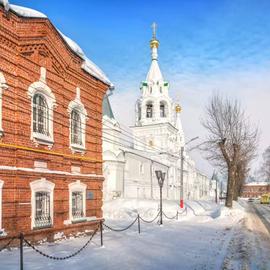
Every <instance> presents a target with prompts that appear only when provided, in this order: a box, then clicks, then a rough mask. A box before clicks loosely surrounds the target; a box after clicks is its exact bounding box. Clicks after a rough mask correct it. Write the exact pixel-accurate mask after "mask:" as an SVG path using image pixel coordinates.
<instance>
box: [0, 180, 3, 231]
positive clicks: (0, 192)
mask: <svg viewBox="0 0 270 270" xmlns="http://www.w3.org/2000/svg"><path fill="white" fill-rule="evenodd" d="M3 185H4V181H2V180H0V231H2V232H3V228H2V213H3V212H2V205H3V196H2V191H3Z"/></svg>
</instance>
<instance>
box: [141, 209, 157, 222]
mask: <svg viewBox="0 0 270 270" xmlns="http://www.w3.org/2000/svg"><path fill="white" fill-rule="evenodd" d="M159 216H160V211H158V213H157V216H156V217H155V218H154V219H152V220H145V219H144V218H142V217H141V216H140V219H141V221H143V222H145V223H153V222H154V221H155V220H156V219H157V218H158V217H159Z"/></svg>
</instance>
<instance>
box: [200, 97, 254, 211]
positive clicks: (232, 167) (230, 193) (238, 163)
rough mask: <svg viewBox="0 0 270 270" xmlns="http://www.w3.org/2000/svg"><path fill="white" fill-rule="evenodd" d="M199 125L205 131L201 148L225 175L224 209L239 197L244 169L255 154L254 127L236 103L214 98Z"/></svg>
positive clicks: (244, 174) (245, 171)
mask: <svg viewBox="0 0 270 270" xmlns="http://www.w3.org/2000/svg"><path fill="white" fill-rule="evenodd" d="M202 125H203V126H204V127H205V128H206V130H207V131H208V137H207V139H206V141H205V143H204V147H203V149H204V150H205V151H206V153H207V158H208V160H210V161H211V162H212V163H213V164H214V165H215V166H218V167H219V168H221V169H222V170H223V171H224V170H225V171H226V172H227V198H226V206H227V207H232V201H233V198H234V197H235V196H236V195H234V194H237V195H238V194H239V190H241V186H242V185H241V183H243V181H244V178H245V176H246V173H247V167H248V164H249V163H250V161H251V160H252V158H253V157H254V155H255V149H256V145H257V140H258V131H257V128H255V129H254V128H252V126H251V125H250V123H249V121H248V119H247V118H246V116H245V112H244V110H243V109H242V108H241V107H240V104H239V102H238V101H237V100H230V99H228V98H226V99H224V98H222V97H221V96H219V95H214V96H213V97H212V98H211V100H210V102H209V103H208V105H207V106H206V116H205V119H204V120H203V121H202Z"/></svg>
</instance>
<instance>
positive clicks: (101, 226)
mask: <svg viewBox="0 0 270 270" xmlns="http://www.w3.org/2000/svg"><path fill="white" fill-rule="evenodd" d="M99 228H100V245H101V246H102V247H103V220H101V221H100V225H99Z"/></svg>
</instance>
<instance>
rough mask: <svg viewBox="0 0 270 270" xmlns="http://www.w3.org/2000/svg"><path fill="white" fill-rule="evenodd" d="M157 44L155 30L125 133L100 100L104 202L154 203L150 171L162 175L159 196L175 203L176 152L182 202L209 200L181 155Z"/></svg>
mask: <svg viewBox="0 0 270 270" xmlns="http://www.w3.org/2000/svg"><path fill="white" fill-rule="evenodd" d="M158 47H159V41H158V40H157V39H156V31H155V27H154V31H153V37H152V39H151V41H150V48H151V65H150V69H149V71H148V74H147V76H146V80H145V81H142V82H141V87H140V92H141V95H140V98H139V99H138V100H137V102H136V104H135V115H136V120H135V124H134V126H132V127H130V130H127V129H126V128H123V127H121V125H120V124H119V122H118V121H117V119H115V117H114V114H113V112H112V109H111V106H110V103H109V96H106V97H105V98H104V101H103V160H104V163H103V175H104V177H105V182H104V189H103V195H104V200H111V199H115V198H138V199H157V198H159V186H158V182H157V179H156V175H155V171H156V170H161V171H163V172H165V173H166V178H165V181H164V186H163V194H164V195H163V196H164V198H165V199H168V200H179V199H180V189H181V181H180V175H181V147H184V152H183V157H184V164H183V175H184V177H183V191H184V200H186V199H193V200H201V199H209V192H210V191H209V188H210V186H209V183H210V180H209V179H208V178H207V176H205V175H204V174H202V173H200V172H199V171H198V170H197V169H196V167H195V162H194V161H193V160H192V159H191V158H190V157H189V155H188V153H187V152H186V150H185V146H186V144H185V136H184V132H183V129H182V124H181V117H180V116H181V107H180V105H179V104H177V103H175V102H174V101H173V100H172V99H171V97H170V96H169V83H168V82H167V81H166V80H165V79H164V77H163V75H162V73H161V70H160V68H159V64H158Z"/></svg>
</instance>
